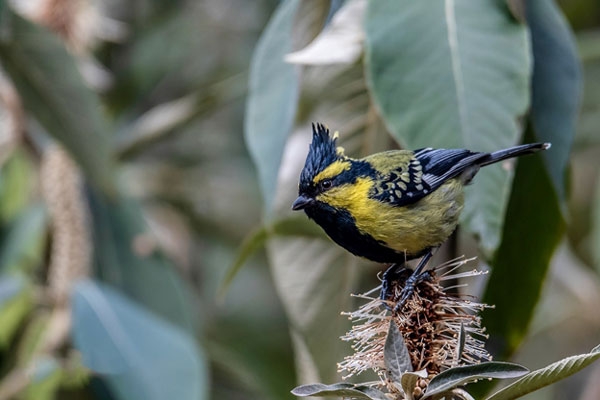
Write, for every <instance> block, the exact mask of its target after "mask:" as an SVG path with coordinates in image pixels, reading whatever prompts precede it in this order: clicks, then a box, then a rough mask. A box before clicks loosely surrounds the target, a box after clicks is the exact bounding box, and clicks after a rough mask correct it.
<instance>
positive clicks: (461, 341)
mask: <svg viewBox="0 0 600 400" xmlns="http://www.w3.org/2000/svg"><path fill="white" fill-rule="evenodd" d="M466 340H467V336H466V334H465V325H464V324H463V323H462V322H461V323H460V331H458V338H457V342H458V346H456V354H454V366H457V365H458V364H460V359H461V358H462V354H463V350H464V349H465V341H466Z"/></svg>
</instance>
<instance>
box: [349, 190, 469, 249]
mask: <svg viewBox="0 0 600 400" xmlns="http://www.w3.org/2000/svg"><path fill="white" fill-rule="evenodd" d="M374 201H376V200H374ZM376 202H377V203H378V204H370V205H369V206H370V207H372V208H371V209H369V206H367V207H363V209H362V210H350V213H351V214H352V215H353V216H354V218H355V223H356V227H357V228H358V230H359V231H360V232H362V233H366V234H368V235H369V236H371V237H373V239H375V240H376V241H377V242H380V243H382V244H385V246H386V247H389V248H390V249H392V250H394V251H395V252H404V253H407V254H409V255H418V254H421V253H422V252H423V251H424V250H426V249H428V248H431V247H435V246H439V245H440V244H442V243H443V242H444V241H446V239H448V237H449V236H450V235H451V234H452V232H453V231H454V230H455V229H456V225H457V224H458V218H459V215H460V212H461V211H462V208H463V191H462V186H461V185H460V184H459V182H457V181H456V180H450V181H448V182H446V183H445V184H443V185H442V186H440V187H439V188H438V189H437V190H436V191H434V192H432V193H431V194H429V195H428V196H425V197H424V198H422V199H421V200H419V201H417V202H416V203H414V204H410V205H408V206H401V207H397V206H393V205H390V204H387V203H381V202H379V201H376Z"/></svg>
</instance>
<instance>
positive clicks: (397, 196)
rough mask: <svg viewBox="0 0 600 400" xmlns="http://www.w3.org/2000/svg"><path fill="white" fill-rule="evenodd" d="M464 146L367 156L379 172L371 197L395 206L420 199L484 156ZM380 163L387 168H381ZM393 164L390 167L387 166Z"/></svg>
mask: <svg viewBox="0 0 600 400" xmlns="http://www.w3.org/2000/svg"><path fill="white" fill-rule="evenodd" d="M488 156H489V155H488V153H476V152H472V151H469V150H465V149H432V148H425V149H419V150H416V151H414V152H406V151H398V152H394V151H391V152H386V153H380V154H377V155H375V156H374V157H373V156H372V157H367V158H366V159H365V161H369V162H370V163H371V165H373V166H374V167H375V169H376V170H377V171H378V172H379V173H380V176H379V177H378V178H379V179H377V180H376V182H377V184H376V185H375V186H374V189H373V193H372V197H373V198H375V199H377V200H379V201H383V202H386V203H390V204H393V205H395V206H405V205H408V204H411V203H414V202H416V201H418V200H419V199H422V198H423V197H425V196H427V194H429V193H431V192H432V191H434V190H436V189H437V188H438V187H440V186H441V185H442V184H443V183H444V182H445V181H447V180H448V179H451V178H454V177H456V176H458V175H460V174H461V173H462V172H464V171H465V170H467V169H468V168H469V167H472V166H474V165H477V164H478V163H479V162H480V160H482V159H484V158H485V157H488ZM377 164H383V165H384V166H386V167H387V168H382V166H381V165H377ZM392 164H393V165H394V167H391V165H392Z"/></svg>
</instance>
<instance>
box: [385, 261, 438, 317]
mask: <svg viewBox="0 0 600 400" xmlns="http://www.w3.org/2000/svg"><path fill="white" fill-rule="evenodd" d="M431 278H432V276H431V273H430V271H423V272H418V271H414V272H413V273H412V274H411V275H410V276H409V277H408V278H407V279H406V281H405V283H404V287H403V288H402V290H401V291H400V295H399V296H398V298H399V299H400V300H398V302H397V303H396V304H395V305H394V309H393V311H392V312H393V313H394V314H396V313H398V311H400V310H402V308H403V307H404V305H405V304H406V302H407V301H408V299H410V298H411V296H412V295H413V294H414V293H415V291H416V289H417V285H418V284H420V283H421V282H424V281H428V280H431Z"/></svg>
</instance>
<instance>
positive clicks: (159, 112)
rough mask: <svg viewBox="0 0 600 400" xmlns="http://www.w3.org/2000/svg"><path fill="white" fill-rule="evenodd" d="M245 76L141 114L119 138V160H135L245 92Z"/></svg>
mask: <svg viewBox="0 0 600 400" xmlns="http://www.w3.org/2000/svg"><path fill="white" fill-rule="evenodd" d="M247 79H248V78H247V73H246V72H243V73H239V74H237V75H234V76H231V77H229V78H227V79H224V80H222V81H220V82H217V83H215V84H212V85H211V86H209V87H208V88H206V89H205V90H202V91H199V92H196V93H192V94H189V95H187V96H184V97H181V98H179V99H176V100H172V101H169V102H166V103H163V104H160V105H158V106H156V107H154V108H152V109H150V110H148V111H146V112H145V113H144V114H142V115H141V116H140V117H139V118H137V119H136V120H135V121H133V123H131V124H130V125H129V126H128V127H126V129H125V132H123V133H122V134H121V135H119V136H118V139H117V143H116V153H117V158H118V159H121V160H123V159H128V158H131V157H135V156H136V155H137V154H139V153H140V152H142V151H144V150H145V149H146V148H148V147H150V146H152V145H154V144H155V143H158V142H160V141H162V140H166V139H168V138H171V137H173V136H174V135H176V134H177V133H179V132H180V130H179V129H178V128H181V127H182V126H184V125H186V124H187V123H189V122H190V121H192V120H193V119H195V118H197V117H199V116H201V115H203V114H206V113H207V112H209V111H210V110H212V109H214V108H215V107H217V106H220V105H223V104H225V103H228V102H230V101H232V100H235V99H236V98H238V97H241V96H242V95H243V94H244V93H245V92H246V82H247Z"/></svg>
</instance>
